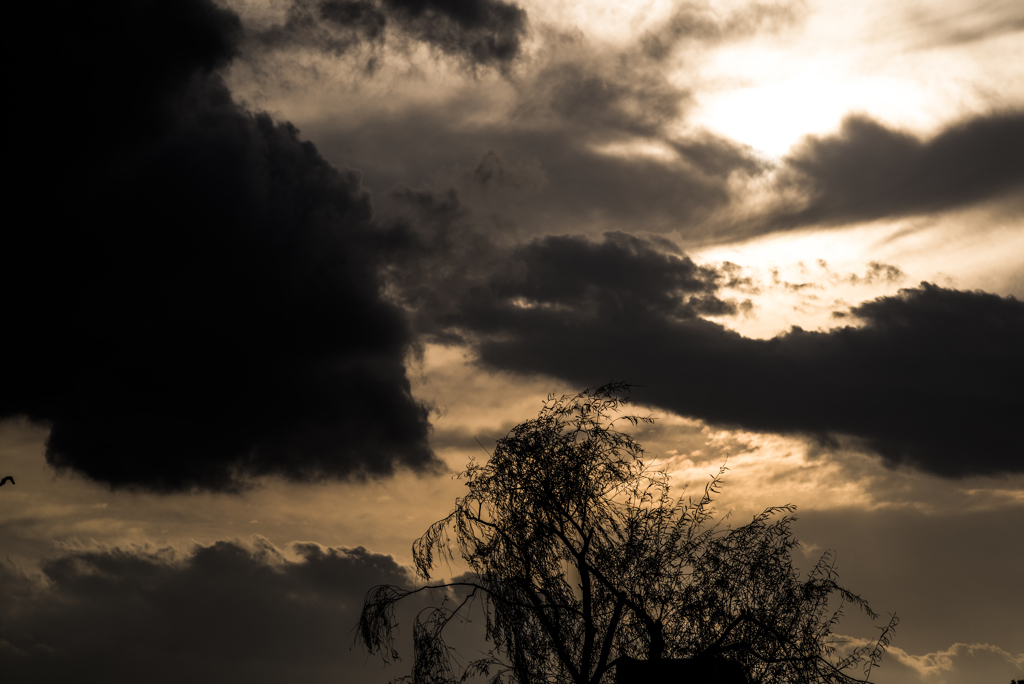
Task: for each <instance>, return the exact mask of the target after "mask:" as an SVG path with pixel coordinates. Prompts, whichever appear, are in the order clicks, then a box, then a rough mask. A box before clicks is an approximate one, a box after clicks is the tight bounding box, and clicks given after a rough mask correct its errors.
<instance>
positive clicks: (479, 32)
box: [253, 0, 526, 66]
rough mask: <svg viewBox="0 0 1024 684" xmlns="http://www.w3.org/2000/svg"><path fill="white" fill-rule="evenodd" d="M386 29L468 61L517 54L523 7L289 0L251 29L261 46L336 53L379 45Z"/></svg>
mask: <svg viewBox="0 0 1024 684" xmlns="http://www.w3.org/2000/svg"><path fill="white" fill-rule="evenodd" d="M389 33H397V37H401V38H403V39H410V38H411V39H413V40H416V41H421V42H423V43H426V44H428V45H430V46H432V47H434V48H436V49H438V50H440V51H441V52H443V53H445V54H448V55H453V56H456V57H460V58H462V59H465V60H468V61H469V62H470V63H471V64H474V65H477V64H478V65H489V64H493V65H499V66H504V65H507V64H508V63H510V62H511V61H512V60H514V59H515V58H516V57H518V56H519V53H520V49H521V47H522V41H523V38H524V36H525V34H526V12H525V10H523V9H522V8H521V7H519V6H518V5H515V4H513V3H509V2H504V1H503V0H295V1H294V2H293V3H292V4H291V5H290V6H289V7H288V9H287V12H286V14H285V17H284V21H283V22H282V23H279V24H274V25H272V26H268V27H265V28H264V29H262V30H259V31H257V32H254V34H253V38H254V40H255V42H256V43H257V44H259V45H262V46H264V47H270V48H278V47H312V48H315V49H319V50H326V51H329V52H332V53H334V54H342V53H345V52H347V51H348V50H350V49H351V48H353V47H355V46H357V45H366V44H371V45H372V44H383V43H384V42H385V41H386V40H387V39H388V35H389Z"/></svg>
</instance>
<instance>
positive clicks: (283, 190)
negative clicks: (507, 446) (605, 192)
mask: <svg viewBox="0 0 1024 684" xmlns="http://www.w3.org/2000/svg"><path fill="white" fill-rule="evenodd" d="M22 11H25V12H27V11H29V10H22ZM39 11H42V10H39ZM35 18H36V19H38V20H39V21H38V23H37V24H33V23H32V22H27V23H26V24H25V25H29V26H33V25H39V26H46V27H47V31H48V33H47V40H48V45H49V48H48V50H49V52H50V55H49V56H50V59H49V61H48V63H53V64H60V65H61V66H60V69H59V70H58V71H56V72H53V73H47V74H40V73H39V72H38V71H36V72H32V73H30V74H28V75H27V76H26V74H24V73H21V72H19V78H21V79H23V80H22V81H20V82H19V83H18V85H20V86H21V92H22V93H23V99H24V100H25V102H26V103H27V104H26V106H27V107H28V110H27V111H26V114H28V115H29V116H27V117H26V118H27V120H29V121H31V122H32V125H33V128H32V129H30V131H29V132H28V133H26V134H22V135H21V136H19V137H18V138H17V139H16V140H15V141H14V142H13V144H12V148H13V152H14V153H13V155H12V160H13V161H12V165H13V166H15V167H17V168H19V178H18V179H17V180H16V181H15V182H14V188H13V192H12V193H11V197H17V198H19V199H18V202H19V203H20V204H21V205H22V207H21V208H22V209H23V210H24V211H22V212H20V215H21V217H22V218H21V219H19V220H18V221H17V222H16V223H12V224H11V225H10V226H9V227H8V229H7V230H6V231H5V238H4V240H5V244H4V249H3V252H4V259H5V265H4V268H3V269H2V273H0V279H2V291H3V293H4V298H5V331H6V335H5V337H6V338H7V339H6V344H5V348H6V354H5V357H4V366H5V371H4V382H3V386H2V388H0V415H2V416H10V415H15V414H25V415H28V416H29V417H30V418H32V419H33V420H38V421H46V422H48V423H50V424H51V425H52V432H51V435H50V439H49V442H48V449H47V459H48V460H49V462H50V463H51V464H53V465H54V466H56V467H58V468H70V469H73V470H75V471H78V472H80V473H84V474H85V475H87V476H88V477H91V478H93V479H95V480H99V481H102V482H106V483H109V484H111V485H113V486H139V487H144V488H151V489H156V490H164V491H167V490H179V489H187V488H191V487H200V488H208V489H231V488H237V487H238V486H241V484H242V481H243V480H244V478H245V477H247V476H249V475H260V474H280V475H284V476H286V477H289V478H292V479H298V480H307V479H317V478H321V477H342V476H348V475H352V474H358V473H365V472H368V473H389V472H391V471H392V470H393V468H394V467H396V466H397V465H407V466H410V467H413V468H417V469H425V468H432V467H434V466H436V464H437V461H436V459H435V457H434V456H433V454H432V452H431V451H430V449H429V447H428V445H427V434H428V429H429V425H428V423H427V416H426V410H425V409H424V408H423V407H422V406H420V405H419V404H418V403H417V402H415V401H414V400H413V399H412V397H411V395H410V386H409V383H408V380H407V378H406V375H405V370H404V358H405V354H406V353H407V351H408V349H409V347H410V344H411V342H412V337H411V332H410V331H409V330H408V326H407V323H406V321H405V317H404V316H403V314H402V313H401V312H400V311H399V310H398V309H397V308H395V307H394V306H392V305H390V304H388V303H386V302H385V301H384V300H383V299H382V295H381V283H380V281H379V276H378V268H379V257H378V250H377V246H376V244H377V238H376V237H375V235H374V231H373V228H372V226H371V224H370V219H371V213H372V207H371V202H370V197H369V194H368V192H367V191H366V190H365V189H364V188H363V187H362V186H361V184H360V179H359V176H358V175H357V174H356V173H353V172H343V171H339V170H337V169H336V168H334V167H332V166H331V165H330V164H328V163H327V162H326V161H325V160H324V159H323V158H322V157H321V156H320V154H319V153H318V152H317V150H316V148H315V147H314V146H313V145H312V144H311V143H308V142H303V141H301V140H300V138H299V136H298V132H297V130H296V129H295V128H294V127H292V126H291V125H290V124H288V123H275V122H274V121H273V120H271V118H270V117H269V116H268V115H266V114H260V113H255V114H254V113H251V112H249V111H247V110H245V109H243V108H242V107H240V106H239V105H237V104H236V103H235V102H234V101H233V100H232V97H231V94H230V93H229V92H228V90H227V88H226V87H225V85H224V84H223V82H222V81H221V79H220V77H219V76H218V75H217V69H218V68H219V67H221V66H223V65H225V64H227V63H228V62H229V61H230V60H231V59H232V57H233V56H234V54H235V53H236V50H237V45H238V41H239V40H240V35H241V34H240V24H239V21H238V19H237V17H235V15H233V14H232V13H230V12H228V11H225V10H222V9H219V8H217V7H215V6H214V5H212V4H211V3H209V2H206V1H205V0H183V1H180V2H178V1H175V2H170V1H167V2H163V1H156V0H152V1H150V0H140V1H138V2H129V1H127V0H126V1H124V2H117V3H108V4H105V5H104V6H103V7H102V8H100V9H96V8H92V7H91V6H88V7H87V6H84V5H80V4H75V3H70V4H69V5H68V6H67V7H65V8H64V11H62V12H53V13H52V14H50V13H48V14H47V16H46V17H45V18H43V17H35ZM58 78H59V81H58V80H57V79H58Z"/></svg>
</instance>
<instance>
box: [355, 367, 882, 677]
mask: <svg viewBox="0 0 1024 684" xmlns="http://www.w3.org/2000/svg"><path fill="white" fill-rule="evenodd" d="M628 390H629V385H626V384H621V383H616V384H610V385H606V386H605V387H601V388H599V389H597V390H594V391H587V392H583V393H582V394H579V395H577V396H575V397H562V398H561V399H557V400H556V399H554V398H553V397H549V398H548V402H547V403H546V405H545V407H544V409H543V410H542V411H541V413H540V415H539V416H538V417H537V418H536V419H534V420H530V421H527V422H525V423H523V424H521V425H519V426H518V427H516V428H514V429H513V430H512V431H511V432H510V433H509V434H508V435H507V436H506V437H504V438H503V439H501V440H499V441H498V443H497V445H496V447H495V449H494V453H493V455H492V456H491V458H490V459H489V460H488V461H487V462H486V463H485V464H479V463H476V462H474V461H471V462H470V463H469V465H468V466H467V468H466V470H465V471H464V472H463V473H461V474H460V475H459V477H461V478H463V479H465V481H466V486H467V487H468V489H469V492H468V493H467V494H466V495H465V496H464V497H461V498H459V499H457V500H456V503H455V509H454V510H453V511H452V512H451V513H450V514H449V515H448V517H446V518H444V519H443V520H440V521H439V522H437V523H434V524H433V525H432V526H431V527H430V528H429V529H428V530H427V531H426V533H425V534H424V535H423V536H422V537H421V538H420V539H419V540H418V541H416V542H415V544H414V545H413V555H414V559H415V564H416V569H417V571H418V573H419V575H420V576H421V577H422V578H423V579H424V580H425V581H426V582H430V580H431V571H432V570H433V568H434V567H435V566H436V562H437V561H440V560H446V561H451V560H454V559H455V557H456V554H457V555H458V556H459V557H460V558H461V560H462V561H463V562H464V563H465V564H466V565H468V567H469V569H470V572H469V573H468V574H467V575H466V576H465V578H464V579H462V580H461V581H453V582H449V583H445V584H435V585H429V584H428V585H427V586H423V587H419V588H413V589H408V588H401V587H396V586H390V585H381V586H377V587H374V588H373V589H371V590H370V591H369V592H368V593H367V595H366V599H365V603H364V606H363V610H362V614H361V616H360V621H359V625H358V637H357V638H358V639H359V640H361V641H362V643H363V644H364V645H365V646H366V647H367V648H368V649H369V650H370V651H371V652H375V653H379V654H381V655H382V657H383V658H384V659H385V660H386V661H390V660H392V659H395V658H397V655H398V654H397V653H396V652H395V650H394V634H395V629H396V627H397V624H396V620H395V613H394V607H395V604H397V603H398V602H399V601H401V600H402V599H404V598H406V597H408V596H411V595H413V594H416V593H420V592H445V593H446V595H447V596H448V597H449V598H451V597H452V596H453V595H454V596H456V597H459V598H461V600H455V601H448V600H446V601H445V602H443V603H442V605H441V606H439V607H437V608H433V609H430V610H427V611H425V612H423V613H421V614H420V615H419V616H418V617H417V618H416V621H415V624H414V626H413V643H414V651H415V653H414V665H413V672H412V675H411V680H412V681H413V682H414V683H415V684H435V683H436V684H440V683H446V684H447V683H451V682H455V681H464V680H466V679H468V678H470V677H472V676H475V675H488V676H490V677H491V681H494V682H511V683H515V684H539V683H542V682H543V683H547V684H563V683H564V684H598V683H599V682H605V683H609V682H612V681H613V679H614V677H613V674H614V672H613V670H614V665H615V664H616V661H617V660H618V659H620V658H621V659H623V662H624V661H625V659H628V658H640V659H649V660H655V659H660V658H695V659H712V658H715V659H722V658H727V659H729V660H731V661H735V662H736V663H739V664H740V665H741V666H742V667H743V669H744V672H745V673H746V675H747V677H749V679H750V680H751V681H756V682H761V683H763V684H770V683H773V682H786V683H787V684H802V683H807V682H843V683H848V682H854V681H862V680H858V679H857V678H856V677H854V676H853V675H852V674H850V673H851V672H858V673H863V675H864V677H865V679H866V678H867V676H868V675H869V674H870V671H871V668H872V667H873V666H875V665H877V664H878V662H879V659H880V658H881V655H882V653H883V651H884V650H885V648H886V646H887V645H888V642H889V638H890V636H891V634H892V631H893V629H894V627H895V625H896V618H895V616H893V617H892V619H891V620H890V622H889V623H888V625H887V626H886V627H885V628H883V629H882V633H881V635H880V637H879V639H878V641H877V643H875V644H874V646H873V647H862V648H857V649H854V650H853V651H852V652H850V653H847V654H846V655H845V656H843V657H840V656H839V655H838V652H837V650H836V646H837V644H836V642H835V640H834V638H833V633H832V630H833V627H834V626H835V625H836V623H837V621H838V619H839V617H840V616H841V614H842V613H841V610H842V607H843V605H844V604H845V605H848V604H852V605H854V606H856V607H857V608H859V609H861V610H862V611H864V612H865V613H866V614H867V615H869V616H870V617H871V618H872V619H874V618H876V617H877V616H876V615H875V614H874V613H873V612H872V611H871V609H870V608H869V606H868V604H867V603H866V602H865V601H864V600H863V599H862V598H860V597H859V596H857V595H856V594H853V593H851V592H850V591H848V590H846V589H845V588H843V587H841V586H840V585H839V584H838V583H837V581H836V580H837V576H836V571H835V568H834V565H833V562H832V556H831V555H830V554H828V553H826V554H825V555H824V556H823V557H822V558H821V560H820V561H819V562H818V563H817V564H816V565H815V566H814V568H813V569H812V570H811V571H810V573H809V575H808V576H807V577H806V578H804V579H801V578H800V576H799V575H798V573H797V571H796V570H795V569H794V567H793V561H792V557H791V551H792V549H793V548H794V546H796V543H797V542H796V541H794V540H793V538H792V536H791V533H790V527H791V524H792V522H793V520H794V518H793V516H792V515H791V514H792V512H793V510H794V507H793V506H781V507H775V508H769V509H767V510H765V511H764V512H763V513H761V514H760V515H758V516H756V517H754V518H753V520H751V521H750V522H749V523H747V524H746V525H743V526H741V527H734V528H733V527H727V526H724V525H722V524H721V523H713V522H712V519H711V515H712V511H711V507H710V504H711V501H712V497H713V495H714V494H716V493H717V492H718V488H719V486H720V485H721V484H722V473H723V472H724V468H723V469H722V470H721V471H719V474H718V475H717V476H716V477H714V478H713V479H712V480H711V482H710V483H709V484H708V485H707V486H706V487H705V489H704V493H703V495H702V496H701V497H700V498H699V499H698V500H696V501H694V500H693V499H684V498H678V499H673V498H671V497H670V496H669V485H668V475H667V474H666V472H664V471H663V470H658V469H654V468H651V467H649V466H648V465H647V464H646V463H645V461H644V460H643V455H644V453H643V449H642V448H641V446H640V445H639V444H638V443H636V442H635V441H634V440H633V439H632V438H630V437H629V436H628V435H626V434H624V433H622V432H619V431H618V430H616V429H615V425H616V422H617V421H622V420H626V421H629V422H630V423H632V424H633V425H636V424H638V423H639V422H651V419H650V418H647V417H637V416H629V415H618V414H619V412H620V410H621V409H622V406H623V404H624V403H625V401H626V397H627V395H628ZM474 600H481V601H482V602H483V608H484V612H485V614H486V625H485V636H486V638H487V640H488V641H489V642H490V643H491V644H493V648H492V649H491V650H490V651H489V652H488V653H485V654H483V656H484V657H482V658H479V659H477V660H473V661H470V662H468V663H467V664H465V665H464V666H460V665H459V664H458V663H457V662H455V660H453V657H452V653H451V649H449V647H448V646H447V644H446V643H445V640H444V632H445V628H446V626H447V625H448V624H450V623H451V621H452V620H453V619H457V618H461V617H463V616H465V614H466V612H467V611H468V610H469V609H470V607H471V606H472V604H473V602H474ZM406 679H408V678H406Z"/></svg>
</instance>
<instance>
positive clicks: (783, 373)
mask: <svg viewBox="0 0 1024 684" xmlns="http://www.w3.org/2000/svg"><path fill="white" fill-rule="evenodd" d="M616 240H617V238H615V239H610V240H609V241H608V242H606V243H605V244H603V245H589V246H586V247H584V246H583V245H582V244H581V243H577V242H575V241H574V240H572V239H565V238H549V239H546V240H542V241H537V242H534V243H533V244H532V245H530V246H527V247H524V248H521V249H520V250H518V251H517V262H512V263H513V264H518V265H517V266H513V268H512V270H511V273H512V277H510V276H508V275H504V274H503V275H498V276H495V277H493V278H491V279H490V280H489V281H488V282H487V283H486V285H483V286H478V287H476V288H474V289H470V290H468V291H467V293H466V295H465V297H464V300H463V304H462V305H461V308H460V310H459V312H458V314H457V315H454V316H452V315H450V316H449V318H447V319H446V320H445V322H446V323H448V324H449V325H450V326H452V327H453V328H457V329H459V330H461V331H462V332H463V333H464V334H469V335H470V336H471V337H472V336H473V335H476V336H478V337H477V339H478V340H479V342H478V344H479V346H478V350H479V355H480V359H481V362H482V363H484V364H485V365H487V366H490V367H494V368H499V369H503V370H510V371H517V372H524V373H543V374H547V375H550V376H553V377H557V378H561V379H564V380H567V381H569V382H572V383H574V384H576V385H578V386H595V385H599V384H603V383H605V382H607V381H609V380H612V379H620V378H627V379H628V380H629V381H630V382H635V383H638V384H641V385H644V386H645V387H644V389H643V390H639V391H638V395H637V399H638V401H642V402H643V403H648V404H652V405H656V406H660V407H663V408H666V409H669V410H671V411H673V412H675V413H678V414H680V415H685V416H692V417H697V418H701V419H703V420H706V421H708V422H710V423H714V424H719V425H730V426H741V427H743V428H746V429H750V430H758V431H766V432H780V433H802V434H811V435H817V436H819V437H821V438H825V439H828V435H849V436H852V437H854V438H857V439H859V440H860V441H861V443H862V444H864V445H866V446H867V447H868V448H870V449H872V450H874V451H876V452H877V453H879V454H881V455H882V456H884V457H885V458H886V459H887V461H888V462H890V463H893V464H899V463H906V464H909V465H912V466H914V467H917V468H921V469H923V470H927V471H930V472H933V473H937V474H939V475H943V476H951V477H957V476H964V475H970V474H986V473H1000V472H1020V471H1024V460H1022V459H1021V451H1020V443H1021V439H1022V438H1024V434H1022V432H1021V429H1020V427H1019V420H1018V416H1019V415H1020V413H1021V411H1022V410H1024V405H1022V403H1021V399H1020V395H1019V393H1018V392H1017V389H1018V388H1019V387H1020V386H1021V384H1022V383H1024V356H1022V354H1021V351H1020V350H1021V349H1024V304H1022V303H1021V302H1019V301H1017V300H1015V299H1013V298H1000V297H998V296H996V295H992V294H985V293H981V292H960V291H956V290H948V289H943V288H941V287H937V286H934V285H929V284H927V283H922V284H921V286H920V287H918V288H913V289H907V290H902V291H901V292H900V294H899V295H898V296H891V297H882V298H879V299H877V300H874V301H871V302H867V303H864V304H861V305H860V306H857V307H854V308H853V309H852V311H851V314H852V315H853V316H856V317H857V318H859V319H860V321H861V322H862V325H861V326H860V327H845V328H839V329H835V330H831V331H828V332H809V331H805V330H801V329H799V328H793V329H792V330H791V331H790V332H788V333H786V334H784V335H780V336H778V337H776V338H774V339H771V340H758V339H750V338H745V337H742V336H741V335H739V334H738V333H735V332H731V331H729V330H727V329H726V328H724V327H723V326H721V325H719V324H717V323H713V322H711V321H708V320H704V319H701V318H699V317H697V315H696V314H698V313H702V312H709V311H711V312H715V311H714V307H712V306H709V305H708V303H706V302H705V298H714V289H715V288H714V285H715V283H716V280H715V278H713V277H709V276H708V275H707V274H706V273H704V272H701V271H699V270H697V269H696V267H694V266H693V265H692V263H689V261H688V260H686V259H676V258H674V257H664V256H662V257H653V256H651V255H650V254H649V253H647V252H646V249H645V248H641V247H638V246H636V245H635V244H633V245H630V244H628V243H627V244H626V245H623V244H621V243H618V242H617V241H616ZM603 257H607V258H603ZM659 259H660V261H659ZM516 268H518V269H519V270H518V271H516V270H515V269H516ZM727 276H728V274H723V278H724V277H727ZM690 293H692V294H690ZM731 311H735V305H733V306H732V308H731V309H725V312H727V313H728V312H731ZM716 313H717V312H716Z"/></svg>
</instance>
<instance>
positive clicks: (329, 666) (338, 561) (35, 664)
mask: <svg viewBox="0 0 1024 684" xmlns="http://www.w3.org/2000/svg"><path fill="white" fill-rule="evenodd" d="M292 548H293V551H294V552H295V553H296V554H297V555H298V556H299V558H298V560H287V559H286V558H284V556H283V555H282V552H281V551H280V550H279V549H277V548H275V547H274V546H273V545H271V544H270V543H269V542H267V541H266V540H261V539H259V538H257V539H256V541H255V543H254V544H242V543H240V542H238V541H220V542H217V543H215V544H212V545H210V546H196V547H195V548H194V549H192V550H191V552H188V553H184V554H182V553H177V552H175V551H174V550H172V549H164V550H160V551H146V550H140V549H116V548H115V549H110V550H97V551H77V552H70V553H66V554H63V555H59V556H56V557H54V558H51V559H50V560H48V561H46V562H44V563H43V565H42V575H43V577H44V578H45V582H40V581H39V580H38V579H33V578H31V577H29V576H26V575H25V574H23V573H21V572H19V571H18V570H16V569H13V568H11V567H10V566H7V565H0V594H2V595H3V597H4V600H3V602H2V603H0V669H2V670H3V672H4V677H5V678H9V681H50V682H58V681H76V682H111V683H115V682H139V681H149V682H168V683H171V682H174V683H179V682H182V681H189V682H197V683H202V682H210V683H211V684H212V683H213V682H224V681H239V680H242V681H247V682H280V681H295V680H298V681H304V682H331V681H337V677H338V675H339V672H344V671H346V670H349V671H351V670H353V669H357V668H361V667H362V666H363V664H364V663H365V662H366V661H367V660H368V659H369V658H371V657H370V656H368V655H367V654H366V653H365V652H364V651H362V650H361V649H359V648H358V647H356V648H354V649H353V648H352V645H353V641H352V639H353V631H352V630H353V628H354V626H355V624H356V622H357V620H358V619H359V611H360V609H361V608H362V602H363V595H364V593H365V592H366V590H367V589H368V588H369V587H370V586H372V585H374V584H382V583H383V584H397V585H402V586H409V585H410V584H412V577H411V575H410V574H409V573H408V571H407V570H406V569H405V568H403V567H402V566H400V565H398V564H397V563H395V561H394V560H393V559H392V558H391V556H384V555H380V554H375V553H371V552H369V551H366V550H365V549H363V548H361V547H360V548H355V549H335V548H324V547H321V546H319V545H317V544H314V543H296V544H294V545H292ZM422 605H424V602H423V601H417V600H415V598H414V600H412V601H411V602H410V606H409V607H408V608H409V609H415V608H416V607H420V606H422ZM410 618H411V615H409V614H407V610H403V611H402V619H403V620H408V619H410ZM408 641H409V642H410V643H411V639H408ZM401 646H402V647H403V649H404V652H405V653H406V654H408V653H409V644H407V643H405V640H403V641H402V642H401ZM378 671H379V673H380V674H379V676H378V677H377V678H372V675H371V676H366V677H365V678H364V679H362V680H361V681H366V682H369V681H379V682H381V683H383V682H385V681H387V680H388V679H390V678H391V677H393V676H394V674H395V673H393V672H390V671H387V670H384V669H380V670H378Z"/></svg>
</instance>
